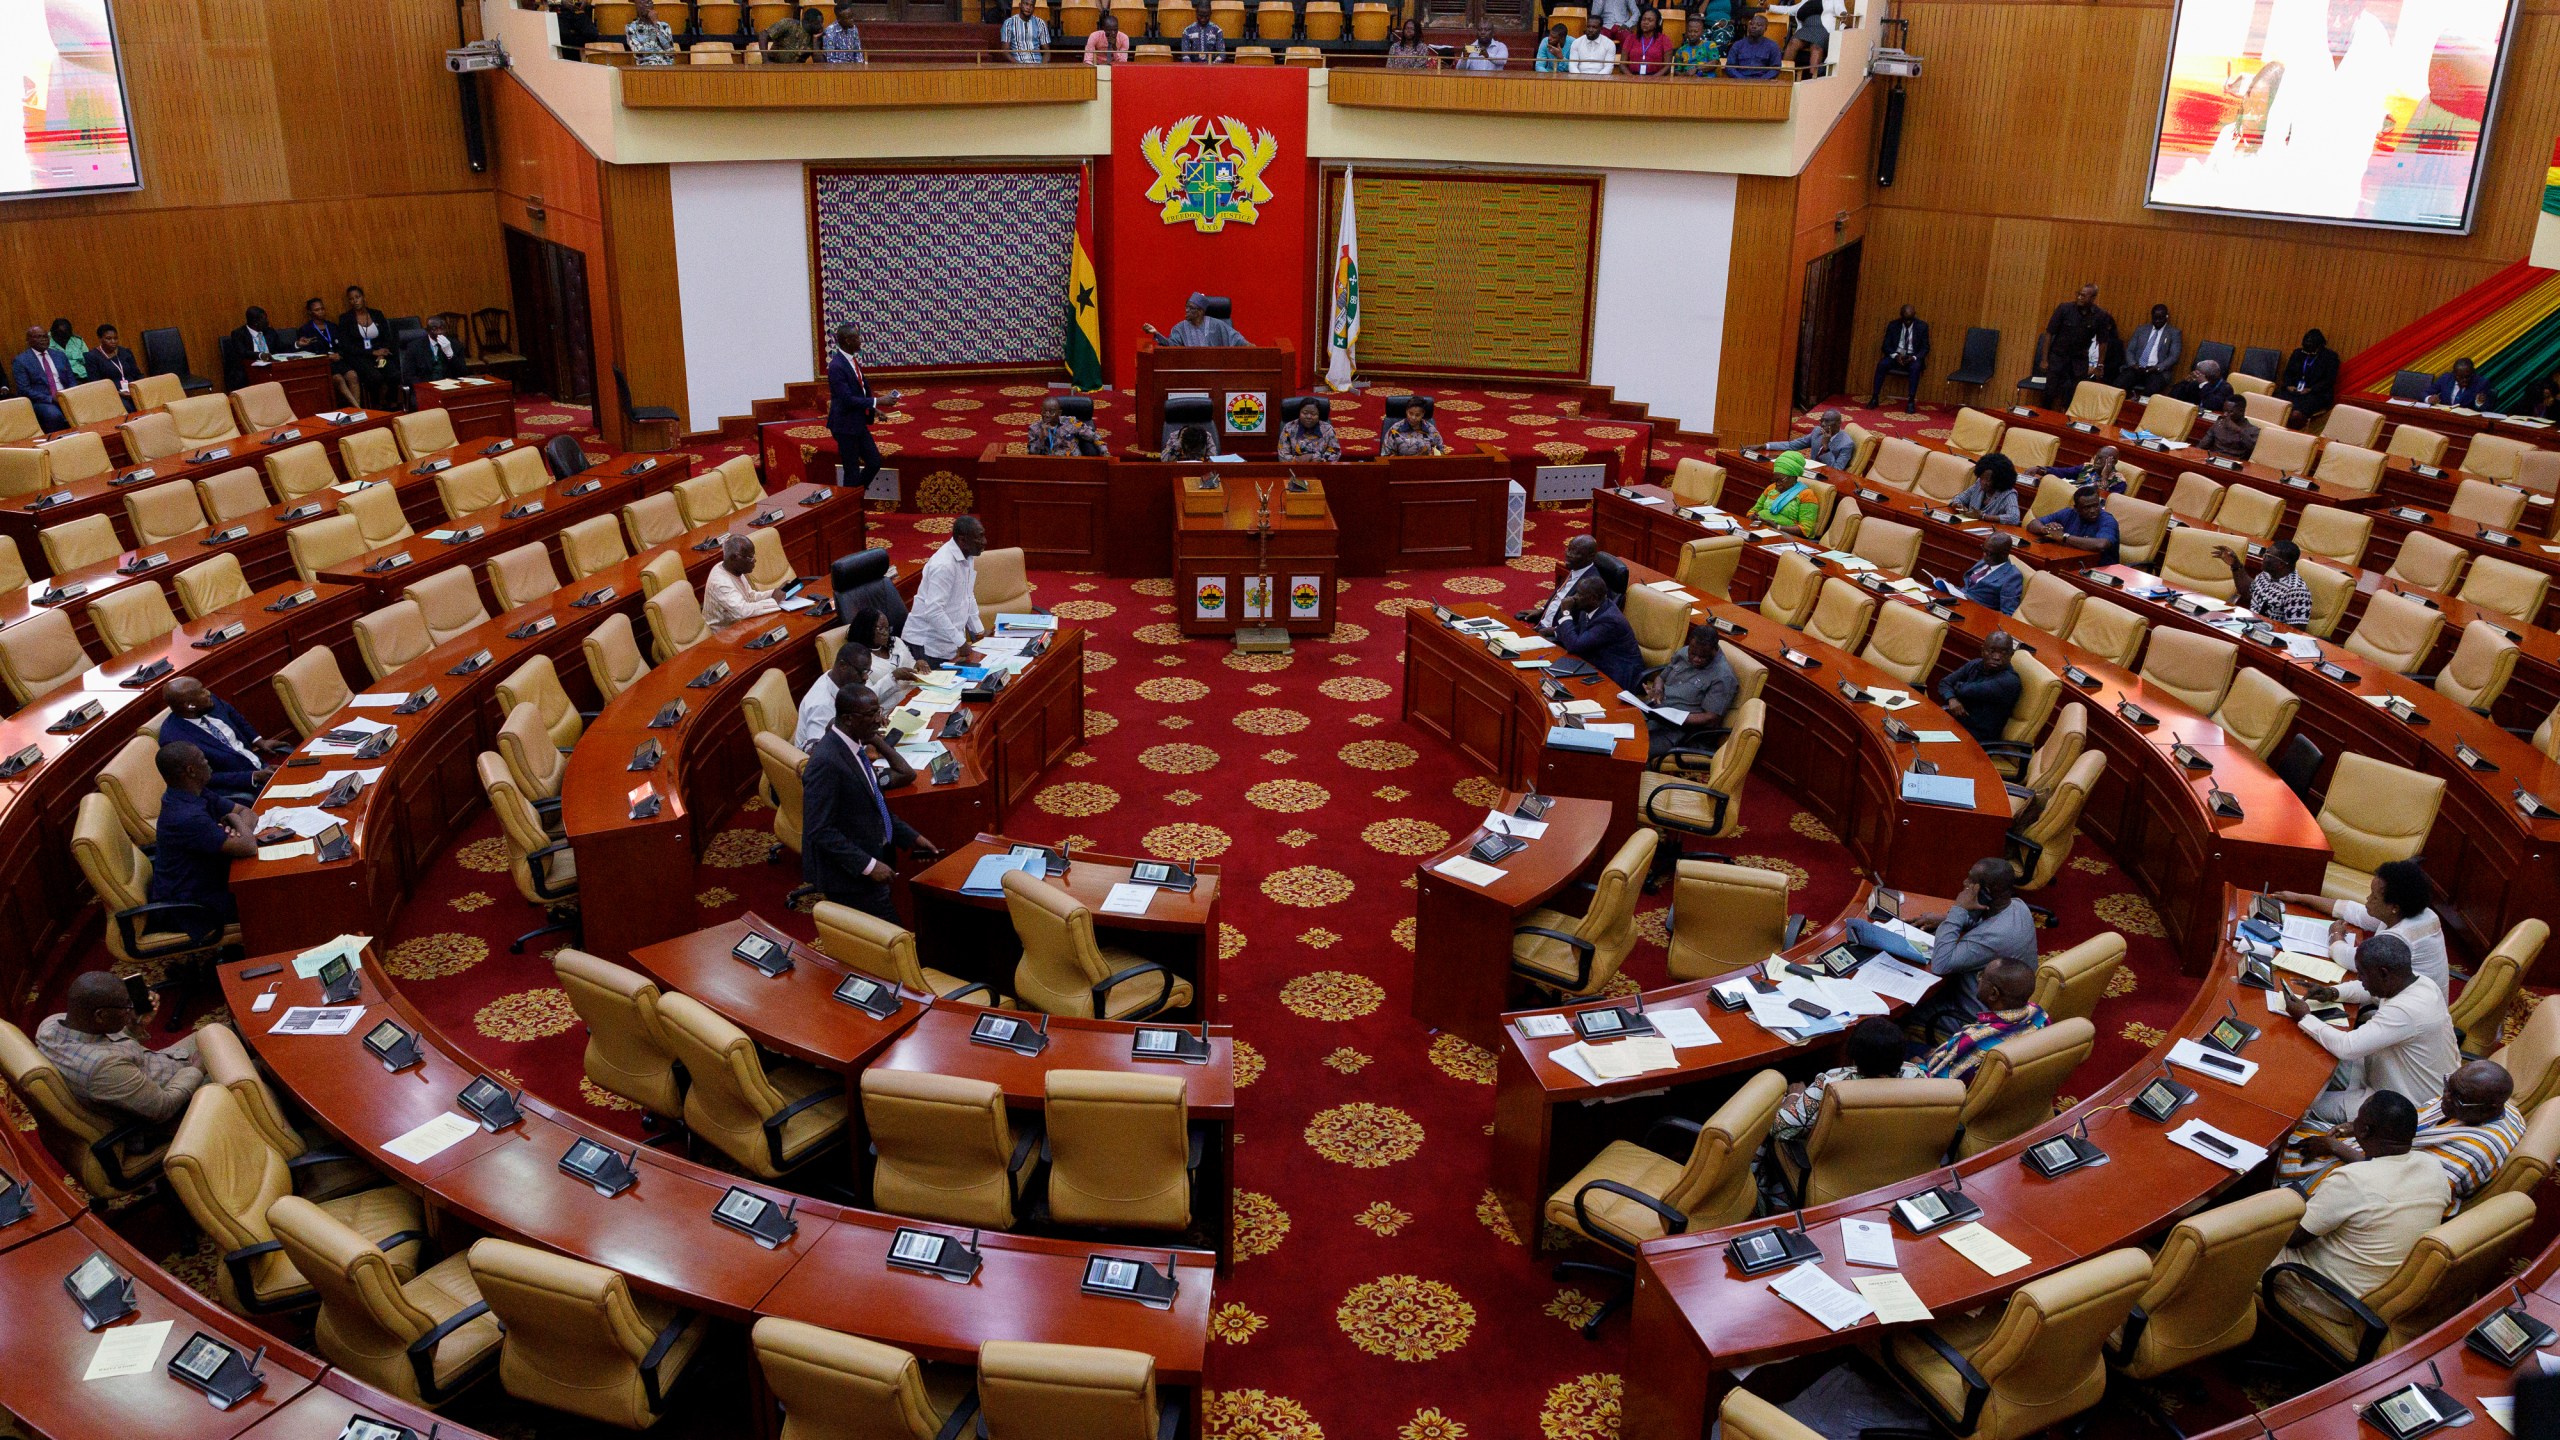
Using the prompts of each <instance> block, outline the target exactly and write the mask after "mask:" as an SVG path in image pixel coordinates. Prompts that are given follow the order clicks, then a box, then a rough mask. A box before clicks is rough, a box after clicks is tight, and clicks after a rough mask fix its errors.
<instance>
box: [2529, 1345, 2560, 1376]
mask: <svg viewBox="0 0 2560 1440" xmlns="http://www.w3.org/2000/svg"><path fill="white" fill-rule="evenodd" d="M2533 1359H2534V1363H2535V1364H2538V1365H2540V1366H2541V1367H2542V1373H2543V1374H2545V1375H2560V1355H2554V1354H2552V1353H2551V1352H2550V1351H2548V1350H2536V1351H2534V1352H2533Z"/></svg>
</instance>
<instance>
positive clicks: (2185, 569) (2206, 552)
mask: <svg viewBox="0 0 2560 1440" xmlns="http://www.w3.org/2000/svg"><path fill="white" fill-rule="evenodd" d="M2236 493H2238V492H2235V494H2236ZM2250 493H2255V492H2250ZM2239 546H2240V542H2239V541H2237V540H2234V539H2233V538H2232V537H2231V536H2229V535H2226V534H2224V533H2222V532H2221V531H2219V530H2198V529H2196V528H2195V527H2194V526H2192V525H2182V526H2180V527H2178V528H2177V529H2175V530H2172V531H2170V532H2169V541H2168V544H2167V545H2165V546H2163V547H2162V549H2161V551H2160V583H2161V584H2163V585H2175V586H2176V587H2178V588H2179V589H2181V590H2188V591H2193V592H2194V593H2196V594H2199V595H2210V596H2212V597H2213V598H2214V599H2216V600H2228V599H2230V598H2231V597H2232V596H2234V595H2237V594H2238V593H2240V585H2239V582H2238V581H2235V580H2233V579H2232V578H2231V567H2230V566H2228V565H2225V564H2223V563H2222V561H2221V560H2219V559H2217V558H2215V556H2214V553H2213V552H2214V551H2215V550H2217V549H2231V550H2237V549H2238V548H2239ZM2162 633H2164V634H2165V633H2166V632H2165V631H2164V632H2162Z"/></svg>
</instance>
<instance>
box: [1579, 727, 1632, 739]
mask: <svg viewBox="0 0 2560 1440" xmlns="http://www.w3.org/2000/svg"><path fill="white" fill-rule="evenodd" d="M1582 728H1583V729H1585V730H1587V731H1589V732H1590V733H1592V734H1594V735H1606V736H1608V737H1609V738H1610V739H1612V740H1633V739H1634V738H1636V727H1635V726H1633V725H1628V724H1616V725H1585V726H1583V727H1582Z"/></svg>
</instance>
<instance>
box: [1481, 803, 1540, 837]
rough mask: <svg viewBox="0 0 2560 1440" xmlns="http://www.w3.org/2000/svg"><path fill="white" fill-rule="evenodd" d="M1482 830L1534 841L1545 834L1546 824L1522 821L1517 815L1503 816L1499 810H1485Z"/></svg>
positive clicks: (1537, 821)
mask: <svg viewBox="0 0 2560 1440" xmlns="http://www.w3.org/2000/svg"><path fill="white" fill-rule="evenodd" d="M1484 828H1486V829H1487V830H1490V831H1492V832H1493V833H1494V834H1496V835H1515V836H1518V837H1519V838H1520V839H1523V840H1535V839H1538V838H1540V837H1541V836H1543V835H1545V834H1546V833H1547V822H1546V821H1544V820H1523V819H1521V818H1520V817H1519V816H1517V815H1505V814H1503V813H1502V812H1501V811H1499V810H1487V811H1486V812H1484Z"/></svg>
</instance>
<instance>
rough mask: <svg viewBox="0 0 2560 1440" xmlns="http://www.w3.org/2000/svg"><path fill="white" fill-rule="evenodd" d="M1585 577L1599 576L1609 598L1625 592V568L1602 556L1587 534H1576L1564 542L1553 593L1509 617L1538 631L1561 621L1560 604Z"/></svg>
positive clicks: (1609, 556)
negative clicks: (1559, 568) (1534, 627)
mask: <svg viewBox="0 0 2560 1440" xmlns="http://www.w3.org/2000/svg"><path fill="white" fill-rule="evenodd" d="M1586 575H1597V576H1599V577H1600V583H1601V584H1603V585H1606V586H1607V587H1609V593H1610V594H1612V595H1624V594H1626V593H1627V567H1626V566H1625V565H1624V564H1623V563H1621V562H1620V561H1619V559H1618V558H1617V557H1616V556H1614V555H1609V554H1604V553H1602V551H1601V549H1600V542H1599V541H1597V540H1595V539H1593V538H1591V537H1590V536H1589V535H1576V536H1574V537H1573V538H1572V539H1570V540H1567V541H1566V542H1564V568H1563V569H1562V570H1560V571H1558V572H1557V574H1556V588H1555V590H1554V591H1553V592H1552V593H1551V594H1549V595H1548V596H1547V598H1546V599H1544V600H1541V601H1539V602H1538V603H1537V604H1535V605H1532V606H1530V607H1529V608H1528V609H1526V610H1522V611H1520V612H1518V613H1517V614H1515V615H1513V616H1512V617H1511V618H1512V619H1514V620H1518V621H1521V622H1522V623H1524V624H1529V625H1535V626H1537V627H1538V628H1539V629H1541V630H1544V629H1546V628H1547V627H1548V626H1550V625H1553V624H1555V623H1556V621H1558V620H1560V619H1562V618H1564V602H1565V601H1566V600H1568V599H1570V598H1571V597H1572V595H1573V590H1574V587H1575V586H1577V585H1580V584H1581V583H1582V580H1583V577H1584V576H1586Z"/></svg>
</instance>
